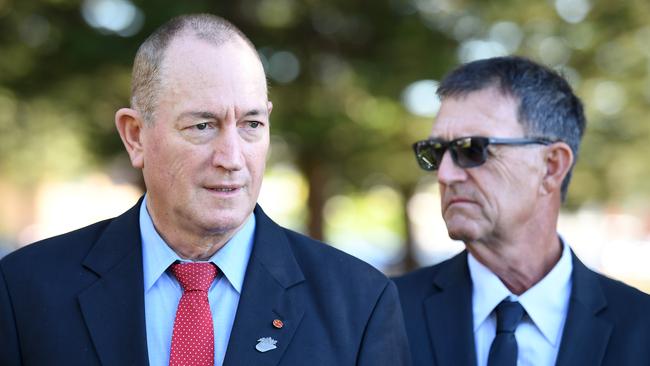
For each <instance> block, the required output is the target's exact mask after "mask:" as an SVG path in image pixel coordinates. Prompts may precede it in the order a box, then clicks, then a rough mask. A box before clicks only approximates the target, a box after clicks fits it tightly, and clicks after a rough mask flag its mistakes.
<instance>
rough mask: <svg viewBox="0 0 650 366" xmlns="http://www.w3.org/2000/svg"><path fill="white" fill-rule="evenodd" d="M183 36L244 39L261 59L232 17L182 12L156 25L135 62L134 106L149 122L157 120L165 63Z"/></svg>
mask: <svg viewBox="0 0 650 366" xmlns="http://www.w3.org/2000/svg"><path fill="white" fill-rule="evenodd" d="M183 37H191V38H194V39H198V40H203V41H206V42H208V43H210V44H212V45H214V46H216V47H219V46H222V45H225V44H228V43H234V44H238V43H240V42H242V43H241V44H242V45H247V46H248V48H249V49H250V50H251V52H252V53H253V54H254V55H255V57H256V58H257V59H258V60H260V58H259V54H258V53H257V50H256V49H255V46H254V45H253V43H252V42H251V41H250V39H248V37H246V35H245V34H244V33H243V32H242V31H241V30H239V28H237V27H236V26H234V25H233V24H232V23H230V22H229V21H227V20H225V19H223V18H221V17H219V16H216V15H212V14H190V15H181V16H178V17H175V18H173V19H171V20H169V21H168V22H167V23H165V24H163V25H161V26H160V27H159V28H158V29H156V30H155V31H154V32H153V33H152V34H151V35H150V36H149V37H147V39H146V40H145V41H144V42H143V43H142V44H141V45H140V47H139V49H138V51H137V53H136V56H135V60H134V63H133V73H132V81H131V108H133V109H135V110H137V111H138V112H139V113H140V114H141V115H142V117H143V118H144V120H145V121H146V122H151V121H153V114H154V112H155V109H156V107H157V102H158V97H159V94H160V90H161V87H162V84H163V79H162V76H163V75H162V74H163V72H162V71H163V70H162V66H163V63H164V61H165V59H166V55H167V51H168V49H169V46H170V45H171V44H173V43H174V41H176V40H178V39H179V38H183Z"/></svg>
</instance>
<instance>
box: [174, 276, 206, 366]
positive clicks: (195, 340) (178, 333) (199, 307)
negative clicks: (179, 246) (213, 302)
mask: <svg viewBox="0 0 650 366" xmlns="http://www.w3.org/2000/svg"><path fill="white" fill-rule="evenodd" d="M171 271H172V274H173V275H174V276H176V279H177V280H178V282H180V284H181V286H182V287H183V296H182V297H181V300H180V301H179V303H178V310H176V320H175V321H174V333H173V335H172V348H171V352H170V355H169V365H170V366H195V365H196V366H206V365H209V366H212V365H214V325H213V322H212V313H211V312H210V303H209V302H208V289H210V285H211V284H212V281H214V278H215V277H216V276H217V267H216V266H215V265H214V264H212V263H174V264H172V266H171Z"/></svg>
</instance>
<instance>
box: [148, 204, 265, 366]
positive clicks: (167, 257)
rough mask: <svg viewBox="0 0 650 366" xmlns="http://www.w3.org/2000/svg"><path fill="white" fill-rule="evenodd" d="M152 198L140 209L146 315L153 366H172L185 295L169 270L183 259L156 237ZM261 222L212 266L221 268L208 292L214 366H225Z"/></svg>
mask: <svg viewBox="0 0 650 366" xmlns="http://www.w3.org/2000/svg"><path fill="white" fill-rule="evenodd" d="M146 202H147V201H146V196H145V200H144V201H143V202H142V206H141V207H140V233H141V236H142V261H143V270H144V310H145V321H146V330H147V350H148V352H149V365H151V366H167V365H169V352H170V348H171V341H172V333H173V329H174V320H175V318H176V309H177V308H178V302H179V301H180V299H181V296H182V295H183V289H182V287H181V285H180V284H179V283H178V280H176V277H174V275H172V274H171V273H170V272H169V271H168V270H167V269H168V268H169V266H170V265H171V264H172V263H174V262H175V261H177V260H179V261H182V260H181V259H180V257H179V256H178V255H177V254H176V253H175V252H174V251H173V250H172V249H171V248H170V247H169V246H168V245H167V243H165V241H164V240H163V239H162V237H161V236H160V235H159V234H158V232H157V231H156V229H155V227H154V225H153V222H152V220H151V216H149V212H148V211H147V208H146ZM254 233H255V216H254V215H253V214H251V216H250V218H249V219H248V221H247V222H246V224H245V225H244V226H243V227H242V228H241V229H240V230H239V231H238V232H237V233H236V234H235V235H234V236H233V237H232V238H231V239H230V240H229V241H228V242H227V243H226V245H224V246H223V247H222V248H221V249H220V250H219V251H217V252H216V253H215V254H214V255H213V256H212V258H210V259H209V260H208V262H212V263H214V264H215V265H216V266H217V267H218V268H219V273H218V275H217V278H216V280H215V281H214V282H213V283H212V286H211V287H210V289H209V290H208V300H209V302H210V311H211V312H212V320H213V322H214V364H215V365H221V364H223V359H224V356H225V355H226V349H227V348H228V340H229V339H230V332H231V330H232V325H233V322H234V320H235V313H236V312H237V306H238V304H239V297H240V295H241V291H242V286H243V284H244V276H245V274H246V268H247V267H248V259H249V258H250V255H251V251H252V250H253V234H254Z"/></svg>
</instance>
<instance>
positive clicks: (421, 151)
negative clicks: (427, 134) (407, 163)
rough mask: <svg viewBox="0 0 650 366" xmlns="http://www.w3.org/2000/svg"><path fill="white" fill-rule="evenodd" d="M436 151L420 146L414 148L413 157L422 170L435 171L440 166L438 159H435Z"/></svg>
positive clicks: (429, 146)
mask: <svg viewBox="0 0 650 366" xmlns="http://www.w3.org/2000/svg"><path fill="white" fill-rule="evenodd" d="M435 151H436V149H435V148H434V147H433V146H431V145H425V144H422V145H420V146H417V147H416V148H415V157H416V158H417V160H418V164H420V167H421V168H422V169H424V170H436V169H438V166H439V165H440V159H438V158H437V154H436V152H435Z"/></svg>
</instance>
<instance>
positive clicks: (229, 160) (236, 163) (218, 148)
mask: <svg viewBox="0 0 650 366" xmlns="http://www.w3.org/2000/svg"><path fill="white" fill-rule="evenodd" d="M212 165H214V166H215V167H217V168H222V169H224V170H227V171H236V170H241V169H242V168H243V167H244V157H243V146H242V139H241V136H239V131H238V130H237V127H236V126H227V127H225V128H224V129H223V130H222V131H221V133H220V134H219V135H218V136H217V138H216V140H215V147H214V156H213V158H212Z"/></svg>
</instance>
